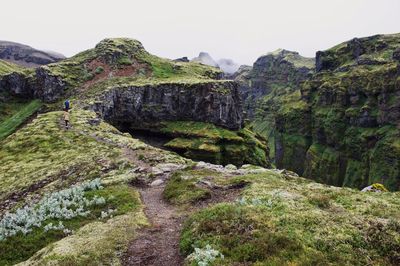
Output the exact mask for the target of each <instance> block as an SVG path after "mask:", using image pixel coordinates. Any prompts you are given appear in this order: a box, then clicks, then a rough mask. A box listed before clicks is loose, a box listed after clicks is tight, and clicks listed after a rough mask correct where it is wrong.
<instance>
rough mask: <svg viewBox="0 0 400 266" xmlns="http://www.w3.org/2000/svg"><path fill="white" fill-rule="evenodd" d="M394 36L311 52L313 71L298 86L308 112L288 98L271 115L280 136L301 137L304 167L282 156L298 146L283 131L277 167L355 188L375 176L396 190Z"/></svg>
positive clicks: (398, 117)
mask: <svg viewBox="0 0 400 266" xmlns="http://www.w3.org/2000/svg"><path fill="white" fill-rule="evenodd" d="M399 39H400V35H398V34H394V35H377V36H372V37H367V38H361V39H354V40H351V41H349V42H345V43H342V44H340V45H338V46H335V47H333V48H331V49H329V50H327V51H324V52H319V53H317V71H318V72H317V73H316V74H315V75H313V77H312V78H311V79H309V80H307V81H306V82H305V83H304V84H303V85H302V87H301V95H302V101H304V102H305V104H306V105H307V106H308V109H307V112H304V110H300V109H296V108H292V107H291V106H290V104H289V105H288V106H289V107H288V108H289V110H290V113H291V114H292V115H291V116H290V117H288V116H287V115H285V112H282V111H280V112H279V113H278V115H277V119H276V123H277V130H278V131H279V132H281V134H286V135H285V136H286V138H290V137H289V136H290V135H291V136H292V138H297V139H300V138H299V136H301V138H303V139H307V140H308V147H306V149H307V152H306V153H304V151H303V152H302V154H303V156H302V158H304V159H300V160H301V161H302V162H301V164H302V165H303V167H296V168H295V167H293V163H292V162H291V160H287V159H286V158H287V157H288V156H285V155H282V154H289V155H290V154H293V153H297V150H298V149H299V146H300V147H302V146H303V145H301V144H300V145H296V144H293V143H287V144H286V143H285V142H284V141H282V139H283V138H282V137H280V138H278V140H277V141H276V145H277V146H279V148H280V149H281V150H282V154H281V156H278V157H276V159H277V162H276V164H277V165H279V167H282V168H289V169H292V170H296V172H298V173H299V174H304V175H305V176H307V177H310V178H313V179H316V180H319V181H322V182H328V183H329V184H336V185H346V186H355V187H358V188H362V187H365V186H367V185H368V184H371V183H374V182H380V183H383V184H384V185H385V186H387V187H388V188H389V189H392V190H398V189H399V188H400V179H399V176H400V172H399V166H398V162H399V160H400V157H399V152H398V149H397V146H398V145H397V142H398V141H397V139H398V138H399V136H400V132H399V129H398V128H397V127H396V125H397V124H398V123H399V121H400V112H399V111H398V110H399V102H400V101H399V99H398V94H399V91H400V83H399V82H398V77H399V74H400V72H399V62H398V61H397V60H396V59H395V57H393V56H392V55H393V54H395V51H396V50H397V49H398V47H399ZM300 117H302V118H300ZM292 118H293V119H292ZM304 118H307V121H305V120H304ZM298 121H301V122H300V123H299V122H298ZM288 135H289V136H288ZM298 143H301V142H298ZM311 144H312V145H311ZM309 145H311V146H309ZM316 147H323V148H321V149H316ZM328 151H329V152H328ZM389 165H390V166H389ZM326 167H328V168H326ZM318 168H320V170H318ZM328 169H329V170H328ZM303 171H304V172H303Z"/></svg>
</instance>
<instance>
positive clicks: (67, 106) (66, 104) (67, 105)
mask: <svg viewBox="0 0 400 266" xmlns="http://www.w3.org/2000/svg"><path fill="white" fill-rule="evenodd" d="M64 105H65V109H66V110H67V111H68V110H69V100H68V99H67V100H66V101H65V102H64Z"/></svg>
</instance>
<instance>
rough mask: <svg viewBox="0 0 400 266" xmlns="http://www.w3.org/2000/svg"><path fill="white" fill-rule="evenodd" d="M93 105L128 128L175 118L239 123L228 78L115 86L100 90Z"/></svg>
mask: <svg viewBox="0 0 400 266" xmlns="http://www.w3.org/2000/svg"><path fill="white" fill-rule="evenodd" d="M93 109H94V110H95V111H96V112H98V113H99V114H101V116H102V117H103V118H104V119H105V120H107V121H111V123H113V124H116V125H118V124H130V126H131V127H132V128H145V127H146V125H149V124H155V123H157V122H161V121H176V120H190V121H197V122H208V123H213V124H215V125H218V126H222V127H225V128H229V129H233V130H237V129H240V128H242V126H243V117H242V106H241V100H240V96H239V93H238V89H237V84H236V83H234V82H232V81H203V82H201V81H199V82H193V83H191V82H184V83H182V82H166V83H160V84H157V85H143V86H128V87H120V88H118V87H117V88H113V89H111V90H108V91H106V92H105V93H103V94H101V96H100V97H98V98H97V100H96V103H95V105H94V107H93Z"/></svg>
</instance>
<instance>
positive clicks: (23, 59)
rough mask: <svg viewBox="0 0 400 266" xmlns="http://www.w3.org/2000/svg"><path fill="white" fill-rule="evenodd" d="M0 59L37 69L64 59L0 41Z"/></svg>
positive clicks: (53, 53)
mask: <svg viewBox="0 0 400 266" xmlns="http://www.w3.org/2000/svg"><path fill="white" fill-rule="evenodd" d="M0 59H2V60H5V61H8V62H11V63H15V64H18V65H21V66H25V67H37V66H40V65H47V64H50V63H55V62H58V61H60V60H63V59H65V56H63V55H62V54H59V53H55V52H49V51H46V52H45V51H40V50H37V49H34V48H32V47H30V46H27V45H24V44H20V43H15V42H8V41H0Z"/></svg>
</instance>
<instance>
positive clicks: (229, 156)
mask: <svg viewBox="0 0 400 266" xmlns="http://www.w3.org/2000/svg"><path fill="white" fill-rule="evenodd" d="M158 132H159V133H162V134H165V135H167V136H169V137H171V138H173V139H172V140H171V141H169V142H167V143H166V144H165V146H166V147H168V148H171V149H173V150H175V151H177V152H179V153H181V154H183V155H184V156H185V157H188V158H191V159H194V160H199V161H207V162H211V163H215V164H223V165H227V164H235V165H243V164H254V165H260V166H264V167H270V166H271V162H270V159H269V150H268V147H267V143H266V140H265V139H264V138H263V137H261V136H259V135H257V134H255V133H254V132H252V131H251V130H249V129H248V128H244V129H241V130H239V131H232V130H227V129H224V128H220V127H217V126H215V125H213V124H209V123H200V122H187V121H175V122H163V123H161V127H160V129H159V130H158Z"/></svg>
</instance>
